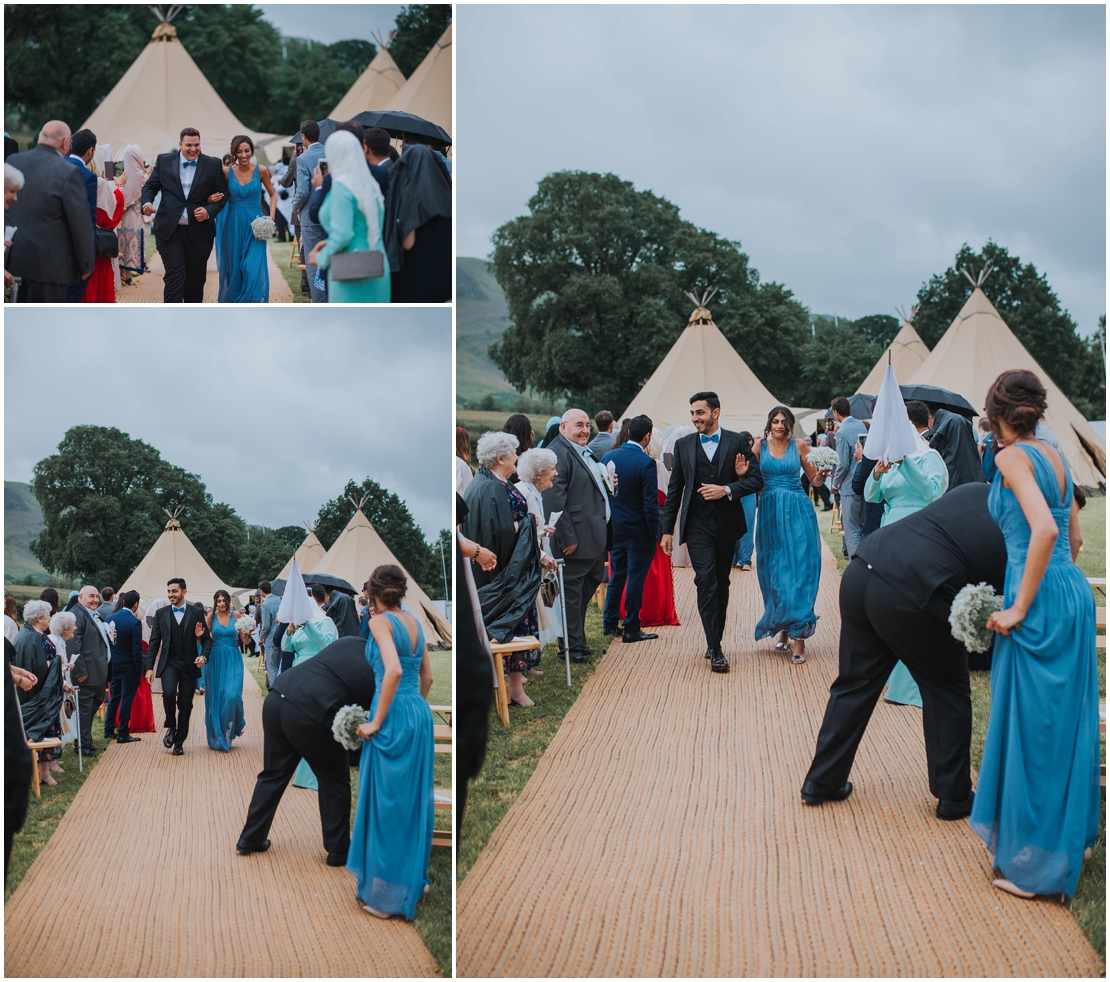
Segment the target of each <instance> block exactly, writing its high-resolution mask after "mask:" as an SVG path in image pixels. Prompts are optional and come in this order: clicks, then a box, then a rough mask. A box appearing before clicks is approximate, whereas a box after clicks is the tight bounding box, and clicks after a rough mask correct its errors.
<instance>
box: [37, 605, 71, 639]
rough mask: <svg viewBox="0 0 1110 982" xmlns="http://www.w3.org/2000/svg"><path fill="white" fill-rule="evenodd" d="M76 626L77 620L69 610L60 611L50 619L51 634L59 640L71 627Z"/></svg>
mask: <svg viewBox="0 0 1110 982" xmlns="http://www.w3.org/2000/svg"><path fill="white" fill-rule="evenodd" d="M25 609H26V608H25ZM76 626H77V618H76V617H75V616H74V615H73V614H71V613H70V612H69V611H68V610H59V611H58V613H56V614H55V615H54V616H53V617H51V618H50V633H51V634H55V635H57V636H58V637H59V638H60V637H61V636H62V635H63V634H65V633H66V631H68V630H69V629H70V628H71V627H76Z"/></svg>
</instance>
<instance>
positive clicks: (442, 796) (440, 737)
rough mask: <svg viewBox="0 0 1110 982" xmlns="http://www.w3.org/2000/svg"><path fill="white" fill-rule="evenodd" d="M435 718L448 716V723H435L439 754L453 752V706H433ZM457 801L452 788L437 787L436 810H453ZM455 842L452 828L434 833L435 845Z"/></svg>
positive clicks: (437, 830) (433, 728)
mask: <svg viewBox="0 0 1110 982" xmlns="http://www.w3.org/2000/svg"><path fill="white" fill-rule="evenodd" d="M431 708H432V714H433V718H434V717H435V716H436V715H439V716H441V717H446V719H447V720H448V722H447V723H445V724H444V723H436V724H434V725H433V727H432V730H433V733H434V734H435V744H436V753H437V754H449V753H453V752H454V749H455V731H454V729H453V728H452V727H451V723H450V720H451V715H452V712H451V707H450V706H432V707H431ZM454 801H455V792H454V790H453V789H451V788H436V789H435V810H436V811H437V812H438V811H451V808H452V805H453V804H454ZM452 842H453V837H452V833H451V830H450V829H436V830H435V831H434V832H433V833H432V845H433V846H447V847H450V845H451V843H452Z"/></svg>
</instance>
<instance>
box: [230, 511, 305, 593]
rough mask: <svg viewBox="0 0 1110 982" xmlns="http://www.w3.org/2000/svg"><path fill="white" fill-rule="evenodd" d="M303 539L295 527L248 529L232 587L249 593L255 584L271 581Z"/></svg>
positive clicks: (303, 533)
mask: <svg viewBox="0 0 1110 982" xmlns="http://www.w3.org/2000/svg"><path fill="white" fill-rule="evenodd" d="M304 537H305V530H304V529H303V528H300V527H299V526H297V525H284V526H282V527H281V528H279V529H267V528H251V529H249V530H248V535H247V538H246V541H244V542H243V544H242V546H241V547H240V549H239V572H238V573H237V574H236V579H235V583H236V585H237V586H243V587H247V588H250V589H253V588H254V587H256V586H257V585H258V582H259V580H271V579H273V578H274V577H275V576H277V575H278V573H280V572H281V570H282V569H283V568H284V566H285V564H286V563H287V562H289V557H290V556H292V555H293V553H294V552H296V551H297V547H298V546H299V545H300V544H301V542H302V541H303V540H304Z"/></svg>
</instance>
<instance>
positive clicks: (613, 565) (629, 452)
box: [602, 416, 659, 644]
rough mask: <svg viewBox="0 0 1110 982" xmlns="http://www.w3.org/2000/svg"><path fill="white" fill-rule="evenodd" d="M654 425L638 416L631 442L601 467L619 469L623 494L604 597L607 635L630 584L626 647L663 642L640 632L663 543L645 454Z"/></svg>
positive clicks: (654, 481) (653, 476)
mask: <svg viewBox="0 0 1110 982" xmlns="http://www.w3.org/2000/svg"><path fill="white" fill-rule="evenodd" d="M651 425H652V424H651V420H650V419H648V417H647V416H637V417H636V418H635V419H633V420H632V422H631V424H630V425H629V429H628V442H627V443H625V444H623V445H622V446H620V447H618V448H617V449H616V450H610V451H609V452H608V453H607V454H606V455H605V456H604V457H603V458H602V463H603V464H606V465H607V464H609V463H610V462H612V463H613V465H614V466H615V467H616V469H617V482H618V486H619V487H620V489H621V493H620V494H619V495H617V496H616V497H615V498H613V500H612V505H613V548H612V549H610V550H609V590H608V592H607V594H606V596H605V612H604V615H603V616H602V626H603V627H604V629H605V633H606V634H616V633H617V630H618V625H617V621H618V620H620V612H621V594H623V593H624V592H625V584H627V586H628V592H627V595H626V596H625V600H624V611H625V615H624V631H623V634H622V640H623V641H624V643H625V644H631V643H633V642H636V641H651V640H653V639H654V638H657V637H659V635H658V634H645V633H644V632H643V631H642V630H641V629H640V606H641V605H642V603H643V600H644V581H645V580H646V579H647V574H648V569H649V568H650V567H651V561H652V559H654V558H655V544H656V542H657V541H658V540H659V494H658V491H659V480H658V477H657V471H656V469H655V461H654V460H652V458H651V457H649V456H648V454H647V445H648V444H649V443H650V442H651Z"/></svg>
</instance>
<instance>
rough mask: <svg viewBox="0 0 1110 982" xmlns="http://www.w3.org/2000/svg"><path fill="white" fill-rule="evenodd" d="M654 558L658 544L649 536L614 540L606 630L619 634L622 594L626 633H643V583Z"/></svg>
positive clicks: (606, 606)
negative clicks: (641, 612)
mask: <svg viewBox="0 0 1110 982" xmlns="http://www.w3.org/2000/svg"><path fill="white" fill-rule="evenodd" d="M654 558H655V540H654V539H652V538H651V537H650V536H647V535H643V536H636V537H631V536H629V537H627V538H625V537H622V536H616V535H615V536H613V548H612V549H610V550H609V588H608V591H607V592H606V594H605V611H604V613H603V616H602V621H603V622H604V627H605V628H607V629H612V630H614V631H615V630H616V628H617V623H618V621H620V617H621V594H625V585H626V584H627V586H628V590H627V593H626V595H625V598H624V633H625V634H636V633H638V632H639V630H640V608H641V607H642V606H643V604H644V582H645V580H647V575H648V570H649V569H651V562H652V560H653V559H654Z"/></svg>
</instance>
